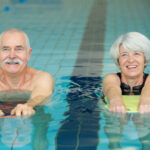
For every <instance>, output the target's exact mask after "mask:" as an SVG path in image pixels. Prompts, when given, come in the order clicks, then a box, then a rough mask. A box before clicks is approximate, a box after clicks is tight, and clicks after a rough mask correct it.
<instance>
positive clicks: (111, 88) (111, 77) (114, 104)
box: [103, 74, 127, 113]
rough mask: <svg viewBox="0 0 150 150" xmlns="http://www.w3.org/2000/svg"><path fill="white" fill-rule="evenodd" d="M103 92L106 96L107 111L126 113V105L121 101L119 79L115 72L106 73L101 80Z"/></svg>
mask: <svg viewBox="0 0 150 150" xmlns="http://www.w3.org/2000/svg"><path fill="white" fill-rule="evenodd" d="M103 92H104V94H105V96H107V98H108V100H109V103H110V107H109V111H112V112H120V113H126V112H127V110H126V107H125V105H124V103H123V101H122V94H121V88H120V79H119V77H118V76H117V75H116V74H108V75H106V76H105V78H104V81H103Z"/></svg>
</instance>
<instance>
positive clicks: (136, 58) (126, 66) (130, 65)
mask: <svg viewBox="0 0 150 150" xmlns="http://www.w3.org/2000/svg"><path fill="white" fill-rule="evenodd" d="M146 64H147V63H146V61H145V57H144V54H143V53H142V52H139V51H132V52H127V51H126V50H125V49H124V48H123V46H122V45H121V46H120V52H119V68H120V69H121V72H122V74H123V75H124V76H126V77H129V78H136V77H139V76H143V71H144V67H145V66H146Z"/></svg>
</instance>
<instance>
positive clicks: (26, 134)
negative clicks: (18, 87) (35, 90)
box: [0, 91, 52, 150]
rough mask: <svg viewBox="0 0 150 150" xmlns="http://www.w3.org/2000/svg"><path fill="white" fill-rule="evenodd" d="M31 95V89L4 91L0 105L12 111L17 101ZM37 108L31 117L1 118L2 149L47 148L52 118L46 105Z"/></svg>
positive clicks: (23, 100)
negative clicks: (46, 109)
mask: <svg viewBox="0 0 150 150" xmlns="http://www.w3.org/2000/svg"><path fill="white" fill-rule="evenodd" d="M30 95H31V92H30V91H9V92H8V91H3V92H0V101H1V102H0V105H1V107H2V108H3V109H4V110H5V111H6V109H7V110H8V111H9V113H10V111H11V109H12V108H13V107H14V106H15V105H16V104H17V103H21V102H25V101H26V100H28V99H29V98H30ZM6 104H9V105H8V106H5V105H6ZM45 107H46V106H45ZM35 110H36V113H35V115H33V116H30V117H13V118H0V149H8V148H11V149H13V148H17V147H18V148H19V149H21V148H22V149H28V150H33V149H37V150H45V148H46V147H47V146H48V139H47V131H48V124H49V123H50V121H51V120H52V118H51V115H50V114H49V113H47V112H45V109H44V106H38V107H35Z"/></svg>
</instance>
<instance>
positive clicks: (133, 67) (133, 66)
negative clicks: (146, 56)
mask: <svg viewBox="0 0 150 150" xmlns="http://www.w3.org/2000/svg"><path fill="white" fill-rule="evenodd" d="M127 68H128V69H135V68H137V66H135V65H132V66H127Z"/></svg>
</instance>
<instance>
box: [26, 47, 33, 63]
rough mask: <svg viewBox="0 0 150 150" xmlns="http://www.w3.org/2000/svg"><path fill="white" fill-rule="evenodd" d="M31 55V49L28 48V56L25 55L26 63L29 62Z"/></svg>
mask: <svg viewBox="0 0 150 150" xmlns="http://www.w3.org/2000/svg"><path fill="white" fill-rule="evenodd" d="M31 53H32V48H30V49H29V51H28V55H27V60H28V61H29V60H30V57H31Z"/></svg>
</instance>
